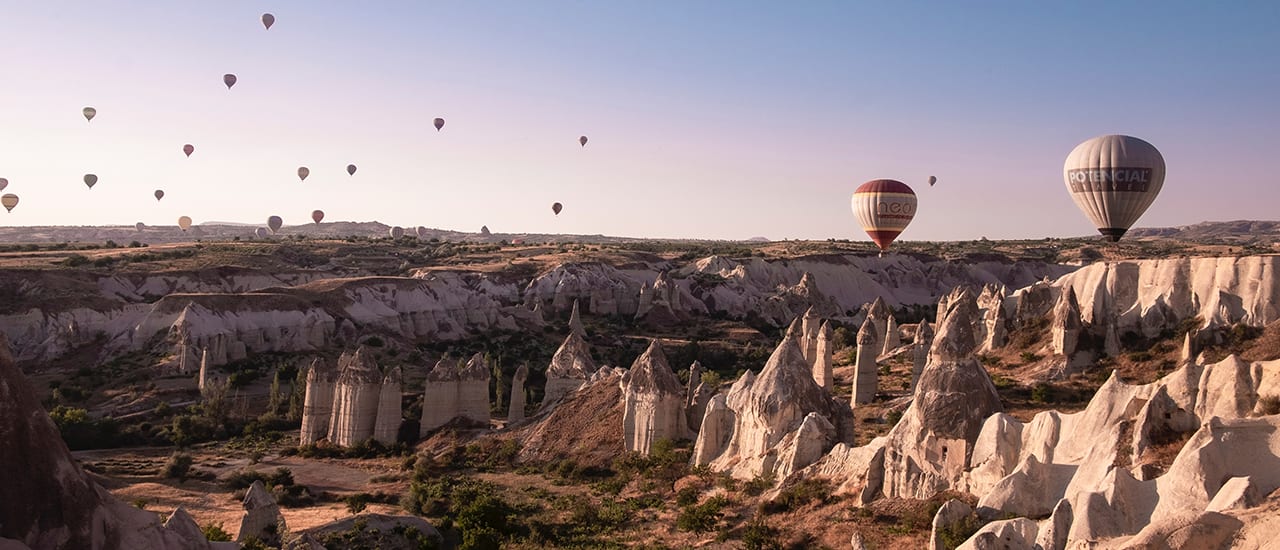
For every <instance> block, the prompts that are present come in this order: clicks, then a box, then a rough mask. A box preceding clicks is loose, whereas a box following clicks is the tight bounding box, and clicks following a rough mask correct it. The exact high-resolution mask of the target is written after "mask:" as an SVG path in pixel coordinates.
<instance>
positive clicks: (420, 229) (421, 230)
mask: <svg viewBox="0 0 1280 550" xmlns="http://www.w3.org/2000/svg"><path fill="white" fill-rule="evenodd" d="M413 232H414V233H415V234H417V235H418V238H419V239H425V238H427V233H428V232H430V230H429V229H427V228H425V227H423V226H421V225H419V226H418V228H417V229H414V230H413Z"/></svg>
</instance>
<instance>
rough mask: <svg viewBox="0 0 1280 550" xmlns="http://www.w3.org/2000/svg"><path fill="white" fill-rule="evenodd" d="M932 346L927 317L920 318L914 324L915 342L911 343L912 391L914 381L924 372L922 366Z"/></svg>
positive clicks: (926, 360)
mask: <svg viewBox="0 0 1280 550" xmlns="http://www.w3.org/2000/svg"><path fill="white" fill-rule="evenodd" d="M931 347H933V327H932V326H930V325H929V320H928V319H921V320H920V324H919V325H918V326H916V338H915V342H913V343H912V345H911V389H912V390H913V391H914V390H915V387H916V383H917V382H919V381H920V373H922V372H924V367H925V365H927V364H928V363H929V348H931Z"/></svg>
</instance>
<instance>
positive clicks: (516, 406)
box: [507, 363, 529, 427]
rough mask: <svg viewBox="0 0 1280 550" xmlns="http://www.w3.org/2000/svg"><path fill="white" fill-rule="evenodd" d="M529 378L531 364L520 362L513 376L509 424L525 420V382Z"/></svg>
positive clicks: (508, 412)
mask: <svg viewBox="0 0 1280 550" xmlns="http://www.w3.org/2000/svg"><path fill="white" fill-rule="evenodd" d="M528 379H529V365H527V364H525V363H520V367H519V368H517V369H516V373H515V375H513V376H512V377H511V404H510V407H509V408H508V409H507V426H508V427H509V426H512V425H515V424H517V423H519V422H520V421H522V420H524V404H525V391H524V383H525V381H526V380H528Z"/></svg>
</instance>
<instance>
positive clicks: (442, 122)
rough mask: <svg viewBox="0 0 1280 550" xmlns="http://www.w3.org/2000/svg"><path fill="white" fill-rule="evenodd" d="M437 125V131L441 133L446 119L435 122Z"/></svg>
mask: <svg viewBox="0 0 1280 550" xmlns="http://www.w3.org/2000/svg"><path fill="white" fill-rule="evenodd" d="M435 125H436V131H437V132H439V131H440V129H441V128H444V119H443V118H437V119H436V120H435Z"/></svg>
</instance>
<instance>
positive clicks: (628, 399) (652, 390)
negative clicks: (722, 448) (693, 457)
mask: <svg viewBox="0 0 1280 550" xmlns="http://www.w3.org/2000/svg"><path fill="white" fill-rule="evenodd" d="M620 383H621V384H622V399H623V402H624V407H625V408H624V410H623V416H622V432H623V437H624V438H625V442H626V449H627V450H628V451H638V452H640V453H642V454H646V455H647V454H649V451H650V449H651V448H652V446H653V443H654V442H655V441H658V440H660V439H673V440H674V439H688V438H689V421H688V419H686V418H685V406H686V405H685V402H686V397H685V395H684V394H685V392H684V391H683V389H682V388H681V387H680V380H679V379H677V378H676V375H675V373H674V372H672V371H671V366H670V365H668V364H667V357H666V355H665V354H663V352H662V344H660V343H659V342H658V341H657V340H653V341H651V342H650V343H649V348H648V349H646V350H645V352H644V353H643V354H641V355H640V357H638V358H636V360H635V362H634V363H632V365H631V369H630V370H628V371H627V373H626V374H624V375H622V381H621V382H620Z"/></svg>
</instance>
